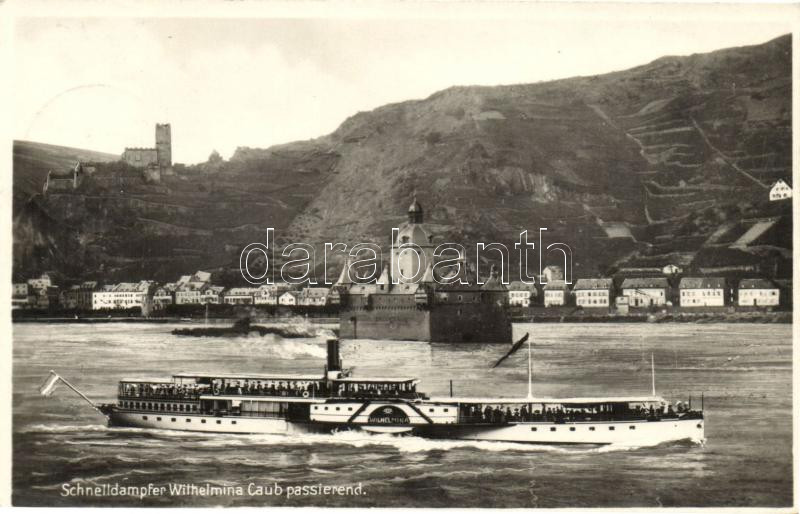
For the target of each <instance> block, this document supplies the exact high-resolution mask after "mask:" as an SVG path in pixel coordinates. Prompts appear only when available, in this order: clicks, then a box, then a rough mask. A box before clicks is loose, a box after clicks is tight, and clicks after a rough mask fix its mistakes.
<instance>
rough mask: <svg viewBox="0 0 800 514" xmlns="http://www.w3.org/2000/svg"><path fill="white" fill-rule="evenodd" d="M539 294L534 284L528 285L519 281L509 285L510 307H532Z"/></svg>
mask: <svg viewBox="0 0 800 514" xmlns="http://www.w3.org/2000/svg"><path fill="white" fill-rule="evenodd" d="M538 294H539V292H538V291H537V290H536V286H535V285H534V284H526V283H525V282H520V281H519V280H517V281H514V282H511V283H510V284H508V305H511V306H514V305H516V306H518V307H530V306H531V302H532V301H533V299H534V298H536V296H537V295H538Z"/></svg>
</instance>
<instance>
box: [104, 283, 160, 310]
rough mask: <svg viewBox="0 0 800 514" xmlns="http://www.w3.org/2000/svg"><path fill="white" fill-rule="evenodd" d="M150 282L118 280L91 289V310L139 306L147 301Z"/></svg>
mask: <svg viewBox="0 0 800 514" xmlns="http://www.w3.org/2000/svg"><path fill="white" fill-rule="evenodd" d="M151 285H152V282H150V281H148V280H142V281H141V282H138V283H135V282H120V283H119V284H114V285H107V286H105V287H103V288H102V289H101V290H99V291H92V310H101V309H132V308H135V307H139V308H141V307H142V305H143V304H144V303H145V302H146V301H147V295H148V293H149V291H150V286H151Z"/></svg>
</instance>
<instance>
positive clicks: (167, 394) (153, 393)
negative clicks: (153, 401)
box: [122, 384, 208, 400]
mask: <svg viewBox="0 0 800 514" xmlns="http://www.w3.org/2000/svg"><path fill="white" fill-rule="evenodd" d="M207 390H208V386H203V385H200V384H125V385H124V386H123V391H122V394H123V396H127V397H131V398H157V399H170V400H173V399H179V400H190V399H196V398H197V397H198V396H199V395H200V394H203V393H204V392H206V391H207Z"/></svg>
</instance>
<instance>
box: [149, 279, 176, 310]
mask: <svg viewBox="0 0 800 514" xmlns="http://www.w3.org/2000/svg"><path fill="white" fill-rule="evenodd" d="M177 288H178V286H177V284H175V282H168V283H166V284H163V285H161V286H159V287H157V288H156V290H155V291H153V306H154V307H155V308H157V309H163V308H164V307H166V306H167V305H172V304H174V303H175V290H176V289H177Z"/></svg>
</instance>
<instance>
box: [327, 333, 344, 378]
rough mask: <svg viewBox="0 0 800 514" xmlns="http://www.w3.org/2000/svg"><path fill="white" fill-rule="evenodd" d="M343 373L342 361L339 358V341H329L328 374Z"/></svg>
mask: <svg viewBox="0 0 800 514" xmlns="http://www.w3.org/2000/svg"><path fill="white" fill-rule="evenodd" d="M331 371H342V359H341V358H340V357H339V340H338V339H328V372H331Z"/></svg>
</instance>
